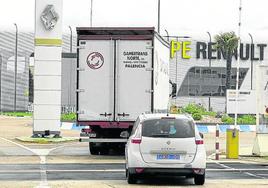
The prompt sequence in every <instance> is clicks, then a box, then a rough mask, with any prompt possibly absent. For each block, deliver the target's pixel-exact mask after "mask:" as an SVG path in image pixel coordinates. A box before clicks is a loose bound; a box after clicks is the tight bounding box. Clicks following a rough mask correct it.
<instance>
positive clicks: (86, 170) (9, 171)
mask: <svg viewBox="0 0 268 188" xmlns="http://www.w3.org/2000/svg"><path fill="white" fill-rule="evenodd" d="M206 171H207V172H244V171H268V169H206ZM31 172H33V173H35V172H40V170H0V173H31ZM46 172H125V169H99V170H98V169H95V170H94V169H92V170H91V169H85V170H72V169H63V170H61V169H51V170H49V169H46ZM258 175H260V174H258ZM266 176H268V174H266Z"/></svg>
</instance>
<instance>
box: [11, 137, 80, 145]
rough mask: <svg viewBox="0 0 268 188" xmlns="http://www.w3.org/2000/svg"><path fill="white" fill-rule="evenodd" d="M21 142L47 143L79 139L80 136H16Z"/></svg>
mask: <svg viewBox="0 0 268 188" xmlns="http://www.w3.org/2000/svg"><path fill="white" fill-rule="evenodd" d="M15 139H16V140H18V141H21V142H28V143H39V144H47V143H61V142H72V141H78V140H79V138H78V137H62V138H53V137H47V138H46V137H45V138H32V137H25V136H22V137H16V138H15Z"/></svg>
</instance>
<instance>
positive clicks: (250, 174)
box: [244, 172, 266, 179]
mask: <svg viewBox="0 0 268 188" xmlns="http://www.w3.org/2000/svg"><path fill="white" fill-rule="evenodd" d="M244 174H247V175H248V176H251V177H254V178H261V179H266V178H265V177H262V176H259V175H256V174H252V173H249V172H244Z"/></svg>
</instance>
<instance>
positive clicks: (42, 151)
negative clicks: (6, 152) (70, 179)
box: [0, 137, 64, 188]
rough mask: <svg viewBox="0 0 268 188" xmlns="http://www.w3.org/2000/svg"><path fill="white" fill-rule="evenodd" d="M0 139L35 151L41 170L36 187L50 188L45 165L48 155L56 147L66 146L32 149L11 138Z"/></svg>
mask: <svg viewBox="0 0 268 188" xmlns="http://www.w3.org/2000/svg"><path fill="white" fill-rule="evenodd" d="M0 139H2V140H4V141H6V142H9V143H11V144H14V145H16V146H19V147H21V148H23V149H25V150H28V151H30V152H32V153H34V154H35V155H37V156H39V158H40V164H41V166H40V170H39V171H38V172H40V179H41V181H40V184H39V185H38V186H37V187H36V188H50V187H49V186H48V182H47V171H46V166H44V164H46V156H47V155H48V154H49V153H50V152H51V151H53V150H55V149H58V148H62V147H64V146H59V147H55V148H51V149H31V148H28V147H26V146H24V145H22V144H19V143H16V142H13V141H11V140H8V139H6V138H3V137H0Z"/></svg>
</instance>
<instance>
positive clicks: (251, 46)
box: [248, 33, 254, 90]
mask: <svg viewBox="0 0 268 188" xmlns="http://www.w3.org/2000/svg"><path fill="white" fill-rule="evenodd" d="M248 35H249V36H250V40H251V45H250V53H251V60H250V89H251V90H252V78H253V77H252V74H253V58H252V57H253V56H252V55H253V54H252V53H253V48H254V46H253V45H254V44H253V37H252V35H251V34H250V33H249V34H248Z"/></svg>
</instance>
